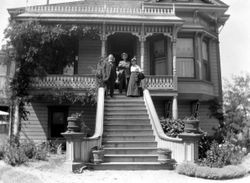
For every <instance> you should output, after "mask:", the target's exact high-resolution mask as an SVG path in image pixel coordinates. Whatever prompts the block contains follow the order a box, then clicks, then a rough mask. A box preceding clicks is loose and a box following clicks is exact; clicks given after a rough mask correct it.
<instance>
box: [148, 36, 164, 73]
mask: <svg viewBox="0 0 250 183" xmlns="http://www.w3.org/2000/svg"><path fill="white" fill-rule="evenodd" d="M150 47H151V49H150V50H151V54H150V55H151V64H150V65H151V66H150V68H151V69H150V74H152V75H166V74H167V40H166V39H165V38H164V36H162V35H157V36H154V37H152V38H151V44H150Z"/></svg>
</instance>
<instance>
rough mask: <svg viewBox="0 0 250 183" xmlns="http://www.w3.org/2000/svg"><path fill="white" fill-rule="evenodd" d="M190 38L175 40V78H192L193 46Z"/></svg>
mask: <svg viewBox="0 0 250 183" xmlns="http://www.w3.org/2000/svg"><path fill="white" fill-rule="evenodd" d="M193 45H194V44H193V39H192V38H178V39H177V48H176V49H177V50H176V55H177V59H176V61H177V63H176V64H177V76H178V77H187V78H194V76H195V75H194V46H193Z"/></svg>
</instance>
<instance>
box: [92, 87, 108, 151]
mask: <svg viewBox="0 0 250 183" xmlns="http://www.w3.org/2000/svg"><path fill="white" fill-rule="evenodd" d="M104 94H105V90H104V88H99V89H98V96H97V108H96V121H95V133H94V135H93V136H92V137H90V138H89V139H92V140H96V141H97V142H96V144H95V145H96V146H99V147H100V146H101V144H102V134H103V121H104Z"/></svg>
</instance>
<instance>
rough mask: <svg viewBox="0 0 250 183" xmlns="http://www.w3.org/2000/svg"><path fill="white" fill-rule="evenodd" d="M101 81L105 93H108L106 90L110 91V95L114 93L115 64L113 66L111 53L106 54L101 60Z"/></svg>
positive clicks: (113, 60) (113, 61) (113, 59)
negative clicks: (102, 60) (105, 57)
mask: <svg viewBox="0 0 250 183" xmlns="http://www.w3.org/2000/svg"><path fill="white" fill-rule="evenodd" d="M102 76H103V83H104V86H105V95H106V96H107V95H108V91H109V92H110V96H111V97H113V95H114V88H115V80H116V77H117V76H116V66H115V58H114V56H113V55H112V54H110V55H109V56H108V58H107V59H105V61H104V62H103V70H102Z"/></svg>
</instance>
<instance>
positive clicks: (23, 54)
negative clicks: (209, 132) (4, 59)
mask: <svg viewBox="0 0 250 183" xmlns="http://www.w3.org/2000/svg"><path fill="white" fill-rule="evenodd" d="M83 36H88V37H90V38H91V39H97V38H98V30H96V29H95V28H92V27H88V26H82V25H68V24H67V25H60V24H58V25H47V24H41V23H39V22H36V21H30V22H21V23H20V22H15V21H11V22H10V24H9V26H8V27H7V28H6V30H5V38H6V39H7V40H8V42H7V46H6V48H7V49H6V52H7V54H8V58H9V60H15V61H16V65H17V69H16V72H15V75H14V78H13V80H12V82H11V90H12V100H13V101H14V100H16V101H18V103H19V106H20V115H21V117H22V118H23V119H27V118H26V117H27V111H25V103H26V102H29V100H30V95H29V89H30V83H31V77H43V76H46V75H47V74H62V72H63V68H64V67H65V66H67V65H71V64H72V62H74V60H75V56H76V55H77V51H78V40H79V38H80V37H83ZM49 95H51V96H52V98H57V101H58V102H60V101H61V102H62V101H63V100H65V101H67V102H70V101H71V102H72V103H74V102H75V100H76V101H78V102H82V103H85V102H87V101H89V102H90V101H92V100H93V99H92V98H93V97H91V96H89V95H94V93H93V92H92V91H91V89H89V91H88V92H86V95H84V96H83V97H85V98H84V99H83V97H82V98H81V97H80V98H79V97H78V96H76V95H73V94H72V93H71V94H70V93H60V94H59V93H54V94H49ZM63 98H64V99H63Z"/></svg>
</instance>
